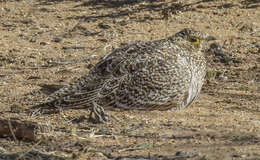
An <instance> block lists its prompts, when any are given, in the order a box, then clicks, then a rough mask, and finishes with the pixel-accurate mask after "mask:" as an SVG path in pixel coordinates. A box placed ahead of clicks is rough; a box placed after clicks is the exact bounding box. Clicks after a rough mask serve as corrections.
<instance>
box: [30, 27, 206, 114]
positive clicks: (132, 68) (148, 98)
mask: <svg viewBox="0 0 260 160" xmlns="http://www.w3.org/2000/svg"><path fill="white" fill-rule="evenodd" d="M194 37H195V38H198V39H199V40H200V42H199V43H195V42H193V41H192V38H194ZM206 37H207V34H205V33H202V32H198V31H195V30H192V29H187V28H186V29H183V30H182V31H180V32H178V33H176V34H175V35H173V36H171V37H168V38H166V39H161V40H155V41H148V42H138V43H135V44H130V45H127V46H125V47H122V48H118V49H115V50H113V51H112V52H111V53H109V54H108V55H107V56H105V57H104V58H103V59H102V60H101V61H100V62H99V63H98V64H96V65H95V67H94V68H93V69H92V70H91V71H90V72H89V73H88V74H86V75H84V76H82V77H81V78H79V79H78V80H77V81H75V82H73V83H71V84H70V85H68V86H65V87H63V88H61V89H60V90H58V91H56V92H54V93H53V94H52V95H50V96H49V97H48V98H47V99H46V100H45V101H43V102H40V103H37V104H35V105H34V106H33V107H32V108H38V107H40V108H42V109H77V108H78V109H80V108H88V107H90V105H91V103H92V102H96V103H98V104H99V105H101V106H103V107H104V108H105V109H108V108H110V109H111V108H122V109H141V110H168V109H181V108H184V107H187V106H188V105H189V104H191V102H192V101H193V100H194V99H195V98H196V97H197V96H198V94H199V92H200V90H201V87H202V84H203V80H204V76H205V66H206V60H205V58H204V53H203V52H202V49H203V48H205V44H207V43H205V42H206V41H204V39H205V38H206Z"/></svg>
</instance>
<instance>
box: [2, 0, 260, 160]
mask: <svg viewBox="0 0 260 160" xmlns="http://www.w3.org/2000/svg"><path fill="white" fill-rule="evenodd" d="M184 27H192V28H194V29H197V30H202V31H205V32H207V33H209V34H211V35H213V36H215V37H217V38H218V43H219V44H220V45H222V46H223V48H224V49H225V50H226V51H227V52H228V54H227V55H225V56H223V55H222V56H221V55H217V54H212V53H211V54H208V55H207V59H208V74H207V80H206V82H205V85H204V87H203V90H202V93H201V95H200V96H199V98H198V99H197V100H196V102H195V103H193V104H192V105H191V106H190V107H188V108H187V109H184V110H180V111H166V112H165V111H152V112H144V111H108V113H109V114H111V115H114V116H116V117H118V119H119V121H117V120H115V119H111V120H110V121H109V122H108V123H107V124H93V123H91V122H88V120H87V118H88V114H89V111H88V110H87V109H86V110H72V111H71V110H70V111H62V112H61V113H57V114H51V115H33V116H29V115H28V114H27V112H26V109H27V108H28V106H29V105H30V104H33V103H34V102H37V101H39V100H43V99H44V98H45V97H46V96H47V95H48V94H50V93H52V92H53V91H55V90H57V89H58V88H60V87H61V86H63V85H66V84H68V83H69V82H71V81H73V79H75V78H76V77H79V76H81V75H84V74H86V73H87V72H88V71H89V69H91V67H92V66H93V65H95V64H96V63H97V61H98V60H99V59H100V58H101V57H103V56H104V55H106V54H107V53H108V52H109V51H111V50H112V49H113V48H116V47H119V46H122V45H125V44H129V43H133V42H135V41H139V40H140V41H147V40H155V39H161V38H165V37H167V36H170V35H172V34H174V33H176V32H177V31H179V30H181V29H183V28H184ZM57 62H58V63H57ZM60 62H66V63H64V64H63V63H60ZM67 62H73V63H67ZM259 65H260V1H259V0H230V1H226V0H187V1H185V0H172V1H170V0H158V1H155V0H76V1H73V0H16V1H15V0H0V117H2V118H6V119H8V118H18V119H22V120H24V119H25V120H29V121H33V122H37V123H39V124H44V125H47V126H48V132H46V133H42V134H41V136H39V138H38V139H37V140H36V141H35V142H31V141H19V140H15V139H12V138H0V159H82V160H85V159H128V160H129V159H200V160H207V159H210V160H212V159H218V160H220V159H221V160H222V159H233V160H237V159H239V160H240V159H246V160H260V68H259Z"/></svg>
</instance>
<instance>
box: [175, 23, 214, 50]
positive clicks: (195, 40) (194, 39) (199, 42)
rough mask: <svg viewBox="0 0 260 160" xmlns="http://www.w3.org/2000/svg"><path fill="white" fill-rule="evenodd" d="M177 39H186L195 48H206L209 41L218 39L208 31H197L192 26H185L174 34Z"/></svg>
mask: <svg viewBox="0 0 260 160" xmlns="http://www.w3.org/2000/svg"><path fill="white" fill-rule="evenodd" d="M173 37H174V38H175V39H177V40H185V41H187V42H188V43H190V44H191V45H193V46H194V47H195V48H201V47H202V48H204V47H206V46H209V42H210V41H213V40H216V38H215V37H213V36H210V35H208V34H207V33H204V32H201V31H197V30H194V29H191V28H184V29H183V30H181V31H179V32H178V33H176V34H175V35H174V36H173Z"/></svg>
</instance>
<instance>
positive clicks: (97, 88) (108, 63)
mask: <svg viewBox="0 0 260 160" xmlns="http://www.w3.org/2000/svg"><path fill="white" fill-rule="evenodd" d="M149 43H151V42H143V43H142V42H140V43H135V44H131V45H128V46H125V47H123V48H118V49H115V50H114V51H112V52H111V53H110V54H108V55H107V56H105V57H104V58H103V59H102V60H101V61H100V62H99V63H97V64H96V65H95V67H94V68H93V69H92V70H91V71H90V72H89V73H88V74H87V75H85V76H82V77H80V78H79V79H78V80H76V81H75V82H73V83H71V84H69V85H67V86H65V87H63V88H61V89H59V90H58V91H56V92H54V93H53V94H51V95H50V96H49V97H47V98H46V100H45V101H43V102H39V103H36V104H34V105H33V106H31V107H30V108H31V109H35V108H41V109H42V108H44V109H53V108H54V109H57V108H59V109H66V108H67V109H71V108H86V107H88V106H89V105H90V104H91V103H92V102H93V101H98V100H99V99H100V98H102V99H107V100H106V101H108V102H109V101H111V98H113V94H114V93H115V91H116V89H117V88H118V85H119V83H120V81H122V79H123V78H124V77H125V76H126V75H127V74H128V73H129V71H131V68H129V66H131V65H130V64H131V62H132V60H133V59H134V58H135V57H136V56H138V55H140V54H145V53H146V52H147V49H148V50H149V49H150V50H151V49H152V48H153V47H151V45H150V44H149ZM152 44H153V43H152Z"/></svg>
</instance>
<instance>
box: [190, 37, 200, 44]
mask: <svg viewBox="0 0 260 160" xmlns="http://www.w3.org/2000/svg"><path fill="white" fill-rule="evenodd" d="M190 42H192V43H193V44H199V43H200V39H199V38H198V37H194V36H193V37H190Z"/></svg>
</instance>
